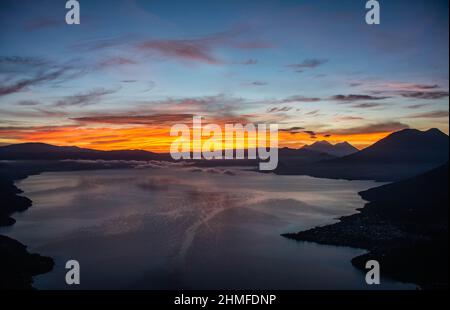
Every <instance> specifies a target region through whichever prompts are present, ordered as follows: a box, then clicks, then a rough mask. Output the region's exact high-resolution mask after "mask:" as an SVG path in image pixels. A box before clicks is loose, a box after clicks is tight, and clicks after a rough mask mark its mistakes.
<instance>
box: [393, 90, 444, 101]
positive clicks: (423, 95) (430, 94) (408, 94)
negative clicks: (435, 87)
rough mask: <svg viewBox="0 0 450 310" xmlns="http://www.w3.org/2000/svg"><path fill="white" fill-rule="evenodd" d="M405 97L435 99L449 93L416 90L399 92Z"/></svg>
mask: <svg viewBox="0 0 450 310" xmlns="http://www.w3.org/2000/svg"><path fill="white" fill-rule="evenodd" d="M401 95H402V96H403V97H405V98H413V99H426V100H436V99H443V98H447V97H448V95H449V93H448V91H429V92H424V91H416V92H406V93H402V94H401Z"/></svg>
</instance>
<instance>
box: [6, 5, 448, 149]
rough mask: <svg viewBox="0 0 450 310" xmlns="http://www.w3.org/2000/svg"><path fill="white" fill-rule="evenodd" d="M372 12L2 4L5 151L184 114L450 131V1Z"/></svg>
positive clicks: (329, 130) (334, 127)
mask: <svg viewBox="0 0 450 310" xmlns="http://www.w3.org/2000/svg"><path fill="white" fill-rule="evenodd" d="M365 2H366V1H362V0H340V1H333V0H321V1H294V0H279V1H273V0H272V1H269V0H262V1H261V0H258V1H256V0H247V1H242V0H240V1H237V0H227V1H224V0H221V1H219V0H209V1H206V0H205V1H195V0H193V1H170V0H165V1H159V0H152V1H149V0H147V1H146V0H123V1H120V0H112V1H96V0H89V1H86V0H81V1H80V5H81V24H80V25H66V24H65V22H64V18H65V13H66V9H65V7H64V5H65V1H63V0H59V1H56V0H54V1H51V0H47V1H22V0H20V1H9V0H2V1H1V2H0V82H1V84H0V129H1V128H3V132H2V131H1V130H0V143H10V142H16V141H21V140H24V139H25V135H24V134H21V130H19V127H22V128H25V127H26V128H25V129H26V130H27V133H29V131H30V130H31V131H32V130H36V131H39V128H40V127H43V126H45V127H48V125H49V124H52V125H54V126H73V127H89V126H90V127H95V126H97V127H98V126H103V127H104V126H119V125H120V126H134V125H142V124H140V123H138V124H137V123H136V122H135V121H132V122H131V123H127V120H124V121H123V122H120V123H119V122H118V119H119V116H130V115H141V116H142V115H144V116H148V117H149V118H152V120H154V121H155V122H156V120H158V119H161V120H162V122H164V121H166V118H164V117H163V116H167V115H172V114H180V113H184V112H187V113H195V114H205V115H206V116H210V117H211V118H213V119H214V118H220V117H223V116H224V115H225V116H227V117H230V118H245V119H248V121H269V122H277V123H279V124H280V127H281V128H285V129H286V130H289V128H294V127H302V128H304V129H305V131H308V132H311V131H313V132H314V133H317V134H314V135H311V138H312V139H316V138H320V137H319V136H320V135H322V136H323V137H330V136H333V135H334V136H339V135H350V134H356V135H357V134H363V133H365V132H367V133H370V132H389V131H395V130H399V129H402V128H406V127H416V128H419V129H428V128H430V127H438V128H440V129H441V130H443V131H445V132H447V133H448V84H449V82H448V66H449V64H448V56H449V55H448V54H449V49H448V1H440V0H435V1H420V0H412V1H401V0H389V1H380V3H381V24H380V25H376V26H374V25H372V26H369V25H367V24H366V23H365V11H366V10H365ZM108 116H114V121H113V122H108V119H109V118H108ZM98 119H102V121H101V122H100V121H98ZM13 127H17V128H16V129H17V130H16V131H14V134H12V133H11V132H13V130H12V129H14V128H13ZM323 137H322V138H323ZM336 139H337V138H336ZM300 140H301V139H300ZM337 140H339V139H337ZM337 140H336V141H337ZM302 141H303V140H302ZM361 144H363V143H361Z"/></svg>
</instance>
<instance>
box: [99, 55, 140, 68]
mask: <svg viewBox="0 0 450 310" xmlns="http://www.w3.org/2000/svg"><path fill="white" fill-rule="evenodd" d="M136 64H137V62H136V61H135V60H133V59H130V58H126V57H111V58H108V59H105V60H103V61H101V62H100V64H99V67H100V68H107V67H116V66H125V65H136Z"/></svg>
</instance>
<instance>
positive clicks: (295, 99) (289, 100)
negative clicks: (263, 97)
mask: <svg viewBox="0 0 450 310" xmlns="http://www.w3.org/2000/svg"><path fill="white" fill-rule="evenodd" d="M318 101H321V99H320V98H317V97H304V96H298V95H295V96H290V97H287V98H284V99H281V100H278V101H276V102H278V103H294V102H318Z"/></svg>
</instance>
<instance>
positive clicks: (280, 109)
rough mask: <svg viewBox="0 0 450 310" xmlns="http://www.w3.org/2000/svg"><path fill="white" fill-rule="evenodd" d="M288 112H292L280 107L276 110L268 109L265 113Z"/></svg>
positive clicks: (287, 108)
mask: <svg viewBox="0 0 450 310" xmlns="http://www.w3.org/2000/svg"><path fill="white" fill-rule="evenodd" d="M290 110H292V108H291V107H282V108H277V107H275V108H269V109H267V113H278V112H288V111H290Z"/></svg>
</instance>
